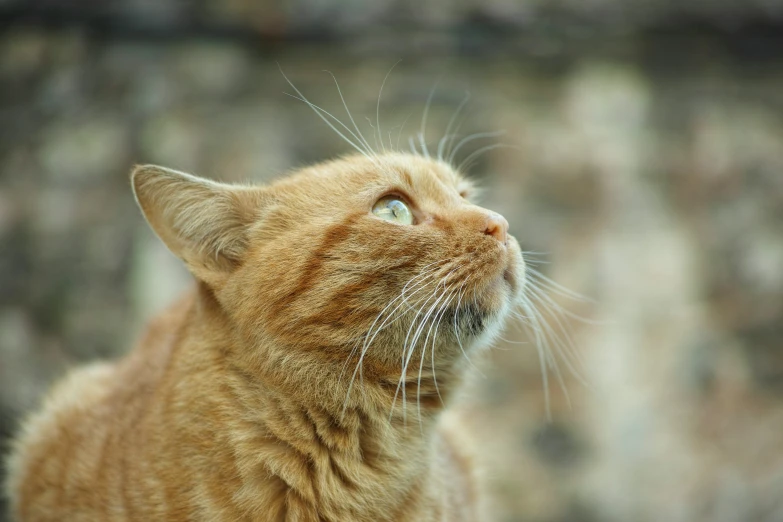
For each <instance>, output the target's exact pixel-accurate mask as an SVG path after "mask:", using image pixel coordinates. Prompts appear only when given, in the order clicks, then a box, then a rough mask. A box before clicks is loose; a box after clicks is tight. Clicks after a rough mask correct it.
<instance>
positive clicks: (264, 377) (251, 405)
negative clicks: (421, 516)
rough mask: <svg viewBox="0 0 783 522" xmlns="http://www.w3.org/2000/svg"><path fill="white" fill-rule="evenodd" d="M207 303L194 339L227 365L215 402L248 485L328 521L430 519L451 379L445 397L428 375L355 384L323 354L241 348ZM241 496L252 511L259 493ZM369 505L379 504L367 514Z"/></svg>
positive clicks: (221, 369) (200, 308) (196, 316)
mask: <svg viewBox="0 0 783 522" xmlns="http://www.w3.org/2000/svg"><path fill="white" fill-rule="evenodd" d="M201 294H202V295H201V299H200V300H199V302H197V303H196V307H195V310H194V313H193V314H192V315H191V317H192V323H193V325H194V327H193V328H191V329H190V330H189V332H188V333H187V334H186V335H187V336H189V337H192V340H193V341H195V339H198V342H199V344H200V346H201V348H200V349H201V350H204V351H205V353H209V354H211V355H210V357H211V358H212V360H213V361H216V362H219V363H220V364H219V365H218V366H216V367H215V372H216V375H215V378H214V379H212V382H214V383H220V386H218V387H216V388H215V394H216V397H212V398H211V399H210V400H215V401H217V402H219V403H220V408H221V409H222V410H223V411H225V412H226V417H227V418H228V419H229V420H230V421H231V422H229V423H226V424H225V425H224V426H216V427H215V430H216V432H219V431H221V430H222V431H223V433H220V435H219V436H220V438H221V439H222V440H223V441H225V443H227V444H229V445H231V446H232V448H231V451H232V453H233V454H234V455H236V456H237V459H236V462H237V466H238V468H239V469H238V471H239V473H240V475H241V476H242V477H246V478H248V480H251V481H257V480H261V479H259V477H266V478H265V479H263V481H265V482H267V483H269V482H274V483H275V484H276V487H281V488H288V489H289V490H290V492H291V495H290V498H288V500H287V502H288V503H292V502H293V503H299V504H301V506H300V507H299V508H298V509H300V510H302V511H303V512H308V510H316V509H317V510H319V513H320V512H323V513H330V514H331V517H329V519H335V520H346V521H347V520H352V519H353V518H352V517H355V518H357V519H373V520H384V519H385V518H384V517H390V518H389V519H390V520H393V519H395V518H396V517H395V516H392V514H395V513H398V514H403V513H411V512H415V510H417V509H424V508H425V507H426V508H427V509H430V510H431V509H432V505H433V503H435V502H436V501H437V499H435V498H432V495H431V493H430V488H429V486H428V484H430V483H431V481H432V480H431V478H432V477H431V474H432V472H433V470H432V467H433V459H434V452H433V451H432V446H433V444H437V437H438V434H437V418H438V415H439V413H440V411H441V409H442V408H443V403H442V400H444V399H443V398H442V397H441V395H446V396H447V394H448V392H449V390H450V389H451V388H452V387H453V386H452V385H451V384H450V382H449V380H448V377H447V376H439V379H440V380H441V382H440V383H439V386H438V387H435V386H434V382H433V379H432V378H431V377H430V376H428V374H427V372H423V373H422V377H423V378H422V380H421V382H419V380H418V375H416V377H417V378H416V379H415V384H414V380H413V379H410V382H409V383H408V384H407V386H402V387H400V388H399V389H398V388H397V386H396V385H397V380H396V378H395V377H394V376H393V375H392V376H387V377H383V378H380V377H378V376H375V377H373V376H368V375H363V376H362V378H361V379H360V378H359V377H357V378H356V379H355V380H354V381H353V383H352V384H351V383H350V377H351V375H347V376H346V375H344V373H343V372H338V371H337V370H338V369H339V368H340V365H336V364H335V365H328V364H326V365H324V361H323V360H322V359H319V357H317V355H316V354H312V353H310V354H301V353H300V354H297V356H295V357H294V356H292V355H291V354H292V353H295V352H292V351H291V348H290V347H289V348H288V349H286V348H285V347H279V346H278V347H275V348H276V349H274V350H270V349H264V347H253V346H242V343H243V342H246V339H242V338H241V336H237V335H236V332H233V331H232V329H231V327H230V326H229V325H228V324H227V323H226V322H225V321H224V320H221V318H220V317H219V316H218V315H216V314H215V313H214V305H215V304H214V303H210V301H209V300H208V296H206V297H207V300H206V301H205V299H204V297H205V296H204V294H203V292H202V293H201ZM205 312H206V313H205ZM227 341H228V342H229V346H226V343H227ZM182 342H183V343H189V342H191V340H188V339H187V338H183V339H182ZM205 342H206V344H205ZM286 354H288V355H286ZM282 368H284V369H285V370H284V371H281V369H282ZM414 375H415V374H414ZM428 377H429V378H428ZM349 388H350V390H349ZM395 396H396V397H395ZM242 491H246V492H248V498H247V499H243V500H241V502H248V503H251V504H252V502H253V496H252V494H251V493H250V492H252V489H243V490H242ZM367 499H376V502H375V503H374V504H372V505H364V504H363V503H366V502H367ZM357 510H363V514H362V515H361V516H358V512H357ZM411 510H414V511H411ZM314 512H315V511H314ZM352 513H353V514H352ZM362 517H364V518H362ZM306 519H307V518H306Z"/></svg>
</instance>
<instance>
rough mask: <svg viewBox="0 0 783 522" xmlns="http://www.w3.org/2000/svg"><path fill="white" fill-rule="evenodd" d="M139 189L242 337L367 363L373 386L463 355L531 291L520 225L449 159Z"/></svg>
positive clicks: (353, 160) (140, 183) (153, 181)
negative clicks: (479, 193)
mask: <svg viewBox="0 0 783 522" xmlns="http://www.w3.org/2000/svg"><path fill="white" fill-rule="evenodd" d="M133 187H134V191H135V194H136V198H137V200H138V202H139V205H140V206H141V208H142V210H143V212H144V215H145V216H146V218H147V220H148V221H149V223H150V225H151V226H152V228H153V229H154V230H155V232H156V233H157V234H158V236H160V238H161V239H162V240H163V241H164V242H165V243H166V245H167V246H168V247H169V249H170V250H171V251H172V252H173V253H174V254H175V255H177V256H178V257H180V258H181V259H182V260H183V261H184V262H185V263H186V265H187V266H188V268H189V269H190V271H191V272H192V273H193V274H194V276H195V277H196V278H197V279H199V280H200V281H202V282H203V283H204V284H205V285H206V286H207V287H209V288H210V289H211V294H212V295H214V297H215V300H216V302H217V303H218V304H219V307H220V308H221V310H222V312H223V313H224V314H225V316H226V318H227V320H229V321H230V322H231V324H232V325H233V326H234V327H235V329H236V331H238V332H241V335H243V336H245V337H246V338H247V339H248V340H249V341H251V342H257V343H261V344H264V345H270V344H271V345H274V346H277V347H282V349H284V350H294V351H297V352H298V353H307V354H309V356H315V357H317V358H321V359H322V360H323V361H324V363H325V364H342V365H345V364H346V362H347V363H348V366H349V373H350V371H352V370H353V369H354V368H355V367H357V364H358V363H359V360H360V359H361V360H362V368H363V375H364V376H365V377H366V376H367V375H368V374H370V375H371V374H373V373H376V374H383V375H387V374H396V375H399V374H400V372H401V371H402V369H403V367H406V365H407V368H408V371H410V370H411V369H413V368H418V367H419V366H420V365H421V366H423V367H430V366H431V365H432V364H435V365H436V366H437V365H438V364H441V362H442V364H447V363H448V362H449V361H452V360H454V359H455V358H457V357H462V356H463V355H462V354H461V353H460V352H461V351H468V350H469V349H470V348H473V347H475V346H476V345H481V344H487V343H489V342H490V341H491V340H492V338H493V337H494V335H496V334H497V332H498V331H499V330H500V328H501V326H502V324H503V322H504V320H505V319H506V317H507V315H508V314H509V312H510V310H511V308H512V306H513V304H514V303H515V301H516V300H517V299H518V298H519V296H520V293H521V290H522V285H523V280H524V271H525V269H524V263H523V260H522V256H521V254H520V249H519V245H518V244H517V242H516V240H515V239H514V238H513V237H512V236H511V235H509V233H508V223H507V222H506V220H505V219H504V218H503V217H502V216H500V215H499V214H497V213H495V212H492V211H490V210H487V209H485V208H482V207H479V206H477V205H475V204H473V203H472V202H471V198H472V196H473V192H474V188H473V186H472V185H471V183H470V182H469V181H468V180H467V179H465V178H464V177H463V176H462V175H460V174H459V173H458V172H456V171H455V170H454V169H453V168H451V167H450V166H449V165H447V164H446V163H444V162H441V161H435V160H431V159H427V158H424V157H420V156H416V155H410V154H385V155H379V156H374V157H369V158H368V157H363V156H352V157H347V158H344V159H339V160H336V161H330V162H326V163H322V164H318V165H315V166H313V167H309V168H305V169H302V170H300V171H297V172H296V173H294V174H292V175H290V176H287V177H284V178H281V179H279V180H278V181H277V182H275V183H273V184H271V185H269V186H235V185H226V184H220V183H215V182H213V181H208V180H204V179H200V178H196V177H194V176H190V175H188V174H183V173H180V172H175V171H171V170H168V169H163V168H160V167H154V166H143V167H138V168H137V169H136V170H135V171H134V173H133Z"/></svg>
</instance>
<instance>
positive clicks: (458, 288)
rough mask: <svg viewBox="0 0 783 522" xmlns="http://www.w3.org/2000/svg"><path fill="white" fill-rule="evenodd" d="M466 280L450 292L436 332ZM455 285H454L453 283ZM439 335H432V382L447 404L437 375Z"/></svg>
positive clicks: (439, 395) (442, 402)
mask: <svg viewBox="0 0 783 522" xmlns="http://www.w3.org/2000/svg"><path fill="white" fill-rule="evenodd" d="M465 284H466V282H463V283H461V284H460V285H459V286H458V287H457V288H455V289H454V290H453V291H452V292H451V294H449V297H448V299H447V301H446V302H445V303H444V304H443V306H442V307H441V312H440V315H439V317H438V318H437V321H438V324H437V325H436V326H435V332H436V334H437V332H438V330H439V329H440V323H441V321H442V320H443V317H444V316H445V312H446V310H447V309H448V307H449V305H450V304H451V302H452V301H453V300H454V298H455V297H456V296H457V294H458V293H459V291H460V290H461V289H462V287H463V286H465ZM452 286H454V285H452ZM436 337H437V335H434V336H433V337H432V349H431V350H430V363H431V365H432V383H433V384H434V385H435V392H436V393H437V394H438V398H439V399H440V403H441V404H442V405H444V406H445V402H444V401H443V396H442V395H441V394H440V387H439V386H438V378H437V376H436V373H437V372H436V365H435V341H436Z"/></svg>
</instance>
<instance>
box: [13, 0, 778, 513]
mask: <svg viewBox="0 0 783 522" xmlns="http://www.w3.org/2000/svg"><path fill="white" fill-rule="evenodd" d="M781 16H783V2H781V1H778V0H754V1H740V0H722V1H712V2H706V1H704V2H696V1H679V2H674V1H671V0H649V1H646V2H628V1H620V0H580V1H577V0H547V1H543V0H524V1H511V0H482V1H481V2H479V1H475V0H462V1H460V2H445V1H433V2H420V1H418V2H412V1H403V0H381V1H377V2H360V1H358V0H351V1H345V2H337V1H327V0H321V1H317V0H297V1H289V2H251V1H245V0H225V1H218V0H211V1H201V2H177V1H172V0H169V1H163V0H160V1H145V0H127V1H121V2H119V1H118V2H110V1H101V2H99V1H87V0H82V1H72V2H63V1H43V0H39V1H26V2H14V1H8V0H4V1H0V436H1V437H2V438H7V437H8V435H9V434H11V433H12V432H13V430H14V429H15V427H16V425H17V422H18V420H19V417H20V415H22V414H23V413H24V412H25V411H27V410H29V409H30V408H32V407H34V406H35V404H36V403H37V401H38V400H39V398H40V396H41V394H42V393H43V392H44V391H45V390H46V388H47V387H48V386H49V385H50V384H51V382H52V380H54V379H56V378H58V377H59V376H61V375H62V374H63V373H64V372H65V371H66V370H67V369H68V368H69V367H72V366H74V365H77V364H80V363H82V362H84V361H88V360H92V359H95V358H107V357H115V356H118V355H120V354H122V353H124V352H125V351H126V350H127V349H128V348H129V346H130V345H131V343H132V342H133V339H134V338H135V337H136V336H137V335H138V333H139V331H140V329H141V328H142V327H143V324H144V322H145V321H146V320H147V319H148V318H149V317H150V316H151V315H153V314H154V313H155V312H156V311H158V310H160V309H161V308H162V307H164V306H165V305H166V304H167V303H169V302H170V301H171V300H173V299H174V298H175V296H176V295H177V294H178V293H179V292H180V291H182V290H183V289H184V288H186V287H187V286H188V285H189V284H190V279H189V276H188V275H187V274H186V273H185V272H184V271H183V270H182V268H181V267H180V265H179V263H178V262H177V260H176V259H174V258H173V257H172V256H171V255H169V254H168V252H167V251H166V250H165V248H164V247H163V246H162V245H161V244H160V243H159V242H158V241H157V240H156V239H155V238H154V237H153V235H152V234H151V232H149V231H148V229H147V227H146V226H145V224H144V222H143V220H142V219H141V217H140V215H139V213H138V211H137V210H136V208H135V205H134V202H133V199H132V196H131V192H130V188H129V185H128V178H127V175H128V172H129V170H130V167H131V166H132V165H133V164H134V163H142V162H155V163H160V164H164V165H167V166H170V167H174V168H177V169H181V170H187V171H192V172H194V173H197V174H200V175H204V176H209V177H214V178H217V179H222V180H226V181H231V180H258V181H260V182H263V181H265V180H268V179H272V178H273V177H275V176H277V175H279V174H281V173H283V172H284V171H286V170H287V169H290V168H293V167H296V166H299V165H303V164H307V163H310V162H315V161H320V160H322V159H325V158H329V157H332V156H334V155H337V154H341V153H345V152H348V151H349V150H350V148H349V146H348V145H346V144H345V143H344V142H342V141H341V140H340V139H339V137H337V136H336V135H335V134H334V133H333V132H331V131H330V130H329V129H328V128H326V126H325V125H324V124H323V122H321V121H320V120H319V119H318V118H317V117H316V116H315V115H314V114H313V113H312V111H310V109H308V108H307V107H306V106H305V105H304V104H302V103H301V102H298V101H297V100H294V99H293V98H291V97H289V96H286V95H285V94H284V92H291V89H290V87H288V85H287V84H286V82H285V80H284V78H283V77H282V75H281V73H280V71H279V69H278V65H277V64H278V63H279V65H280V67H281V68H282V69H283V70H284V71H285V73H286V74H287V75H288V76H289V77H290V78H291V80H292V81H293V82H294V83H295V84H296V85H297V87H298V88H299V89H301V90H302V92H304V93H305V94H306V95H307V96H308V97H310V98H311V100H312V101H313V102H315V103H317V104H319V105H321V106H323V107H325V108H326V109H328V110H329V111H331V112H333V113H334V114H335V115H336V116H338V117H339V118H341V119H345V113H344V112H343V109H342V106H341V104H340V100H339V97H338V96H337V92H336V89H335V86H334V83H333V81H332V79H331V77H330V76H329V75H328V74H326V73H324V72H322V70H324V69H327V70H329V71H331V72H333V73H334V74H335V76H336V77H337V79H338V80H339V82H340V86H341V88H342V90H343V94H344V95H345V98H346V100H347V101H348V104H349V105H350V107H351V109H352V111H353V113H354V116H355V117H356V119H357V122H358V123H359V124H360V125H362V128H363V130H364V131H365V132H366V133H370V132H372V128H371V125H376V122H375V108H376V102H377V100H378V93H379V88H380V86H381V82H382V81H383V78H384V77H385V76H386V74H387V73H388V72H389V70H390V69H391V68H392V66H393V65H394V64H395V63H396V62H397V61H398V60H400V59H401V60H402V61H400V62H399V63H398V64H397V65H396V67H395V68H394V70H393V71H392V73H391V74H390V75H389V77H388V80H387V81H386V84H385V86H384V90H383V97H382V99H381V103H380V113H381V129H382V134H383V135H384V136H385V137H386V136H387V135H388V136H389V138H390V139H391V140H392V141H396V138H397V134H398V133H399V134H401V136H402V139H401V146H407V145H405V144H406V143H407V136H408V135H409V134H413V133H415V132H416V131H417V130H418V128H419V125H420V122H421V116H422V111H423V108H424V105H425V102H426V100H427V98H428V95H429V93H430V92H431V89H432V87H433V86H434V85H435V84H437V88H436V89H435V91H434V94H433V96H432V104H431V108H430V114H429V119H428V124H427V128H426V137H427V140H428V141H429V142H430V143H431V144H434V143H437V141H438V139H439V138H440V137H441V135H442V134H443V132H444V130H445V128H446V126H447V124H448V121H449V119H450V118H451V116H452V114H453V113H454V111H455V110H456V108H457V106H458V105H459V104H460V102H461V101H462V99H463V98H464V96H465V93H466V92H469V93H470V95H471V99H470V101H469V103H468V105H467V109H466V113H465V114H466V118H465V120H464V123H463V125H462V127H461V129H460V133H461V134H464V135H467V134H470V133H474V132H485V131H501V130H502V131H504V134H503V135H502V136H500V137H496V138H486V139H483V140H476V141H475V142H473V143H471V144H470V145H469V146H466V147H465V148H464V149H463V151H462V152H461V154H460V159H464V158H466V157H467V156H468V155H469V154H470V153H471V152H473V151H476V150H478V149H480V148H481V147H483V146H485V145H487V144H491V143H496V142H502V143H504V144H507V145H508V147H501V148H496V149H493V150H489V151H486V153H485V154H483V155H481V156H480V157H479V160H478V161H477V162H476V164H475V165H474V166H473V167H472V169H471V174H472V175H473V176H474V177H475V178H476V179H478V180H479V181H480V183H481V184H482V185H483V186H484V187H485V189H486V191H485V196H484V203H485V204H486V205H487V206H488V207H490V208H494V209H496V210H498V211H500V212H502V213H504V214H505V215H506V216H507V218H508V219H509V221H510V222H511V229H512V232H513V233H514V234H515V236H516V237H517V238H518V239H519V240H520V242H521V243H522V244H523V246H524V248H525V249H526V250H531V251H538V252H543V253H544V255H543V256H541V257H540V259H542V260H544V261H546V263H545V264H542V265H540V266H539V267H538V268H539V269H540V270H541V271H542V272H544V273H545V274H546V275H548V276H549V277H551V278H552V279H554V280H555V281H557V282H558V283H560V284H562V285H564V286H565V287H567V288H570V289H572V290H574V291H576V292H579V293H581V294H583V295H585V296H587V297H589V298H590V299H591V300H592V301H589V302H585V301H578V300H573V299H567V298H565V297H564V296H562V295H559V294H556V293H553V294H551V296H552V299H553V301H555V302H556V303H557V304H558V305H560V306H562V307H564V308H565V309H566V310H568V311H569V312H570V313H573V314H578V315H580V316H582V317H584V318H586V319H588V321H574V320H571V319H565V320H564V323H567V324H565V326H566V327H567V328H568V331H569V332H570V335H571V337H572V340H573V346H574V349H575V351H576V352H577V356H578V358H579V359H580V362H578V363H577V364H576V366H577V367H578V368H577V370H578V372H579V374H580V375H581V379H580V378H577V377H576V376H575V375H574V374H573V373H572V372H570V371H569V370H568V369H567V367H566V365H565V363H564V362H563V361H561V363H560V367H561V369H562V371H563V378H564V386H560V385H559V384H558V383H557V380H556V378H555V375H554V374H553V373H552V372H551V371H550V373H549V386H548V389H549V394H550V399H551V407H550V411H551V420H548V419H547V411H546V410H547V408H546V398H545V393H544V390H545V386H544V383H543V380H542V375H541V372H540V369H539V362H538V355H537V353H536V350H535V348H534V346H533V344H531V343H530V341H531V339H530V338H529V336H528V335H526V334H525V333H524V332H523V331H522V329H521V328H518V327H511V328H510V329H509V330H508V331H507V332H506V333H505V334H504V337H505V339H507V340H508V342H504V343H501V345H500V346H498V347H497V349H495V350H493V351H491V352H490V353H488V354H487V355H486V360H485V361H482V362H481V364H480V366H481V368H480V369H481V372H482V373H483V375H479V374H478V372H477V373H476V377H475V382H471V383H470V386H469V388H468V389H467V390H466V394H465V399H464V400H463V401H462V403H461V412H462V414H463V415H464V416H465V417H466V418H467V419H468V422H469V426H470V431H471V433H472V435H473V436H474V437H475V439H476V440H477V441H478V448H479V457H480V460H481V461H482V462H483V464H484V469H485V472H484V473H485V478H486V482H487V484H488V487H489V492H490V506H489V509H490V510H491V514H490V515H488V516H487V520H497V521H502V522H511V521H534V522H567V521H568V522H576V521H580V522H594V521H609V522H615V521H617V522H621V521H623V522H628V521H682V522H700V521H705V522H706V521H710V522H735V521H736V522H755V521H765V522H766V521H770V522H771V521H783V20H782V19H781ZM365 117H368V118H370V121H368V120H367V119H365ZM406 118H407V121H406ZM404 121H405V125H404V127H403V122H404ZM550 324H552V325H553V328H554V330H555V332H558V333H559V325H558V323H557V321H556V320H555V317H554V316H551V317H550ZM559 335H560V336H561V337H563V335H564V334H562V333H559ZM519 343H525V344H519ZM581 381H584V382H581ZM564 390H566V391H567V392H568V393H567V395H566V393H565V391H564ZM569 402H570V404H569ZM0 511H2V508H1V507H0ZM0 519H2V515H0Z"/></svg>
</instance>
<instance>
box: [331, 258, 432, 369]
mask: <svg viewBox="0 0 783 522" xmlns="http://www.w3.org/2000/svg"><path fill="white" fill-rule="evenodd" d="M433 264H435V263H431V264H430V265H427V266H425V267H424V269H422V272H420V273H419V274H417V275H416V276H414V277H412V278H411V279H410V280H409V281H408V282H407V283H406V284H405V285H404V286H403V288H402V291H401V292H400V294H399V295H398V296H397V297H395V298H394V299H393V300H392V301H391V302H390V303H389V304H387V305H386V307H384V309H383V310H381V312H380V313H379V314H378V316H376V318H375V321H373V323H372V325H370V328H369V330H368V331H367V333H366V334H365V335H364V336H363V337H362V339H364V344H363V347H362V351H361V357H360V358H359V362H358V364H361V362H362V359H363V358H364V355H365V353H366V351H367V350H368V349H369V347H370V345H371V344H372V341H373V340H374V339H375V336H376V335H377V334H378V333H379V332H380V331H381V330H382V329H383V328H385V326H387V325H388V324H392V323H393V322H394V321H396V320H397V319H399V318H400V317H402V316H401V315H400V316H398V317H397V318H393V315H392V314H394V312H395V311H397V310H398V309H399V308H401V307H402V306H403V305H404V304H405V303H406V302H407V299H408V297H410V296H412V295H414V294H416V293H418V292H419V291H420V290H421V289H422V288H423V287H419V288H418V289H417V290H416V291H415V292H413V293H412V294H410V296H409V295H406V291H407V289H408V286H410V285H411V283H413V282H414V281H416V285H414V287H415V286H418V285H420V284H421V283H423V282H424V281H426V280H427V279H429V278H430V277H432V275H433V274H432V272H433V271H434V270H436V269H437V268H438V267H437V266H436V267H434V268H432V269H431V270H426V269H427V268H428V267H429V266H431V265H433ZM398 300H401V302H400V303H399V304H397V306H396V307H395V308H394V310H392V312H391V313H390V315H389V317H387V318H385V319H384V320H383V322H382V323H381V325H380V326H378V328H377V330H375V332H374V333H373V329H374V328H375V325H376V324H377V322H378V321H379V320H380V319H381V317H382V316H383V314H384V313H385V312H386V310H388V309H389V308H390V307H391V306H393V305H394V304H395V303H396V302H397V301H398ZM362 339H360V340H359V342H361V340H362ZM356 348H358V343H357V345H356V346H355V347H354V350H352V352H351V355H349V359H350V357H352V356H353V353H354V352H355V349H356ZM346 362H347V361H346ZM341 375H342V374H341Z"/></svg>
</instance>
